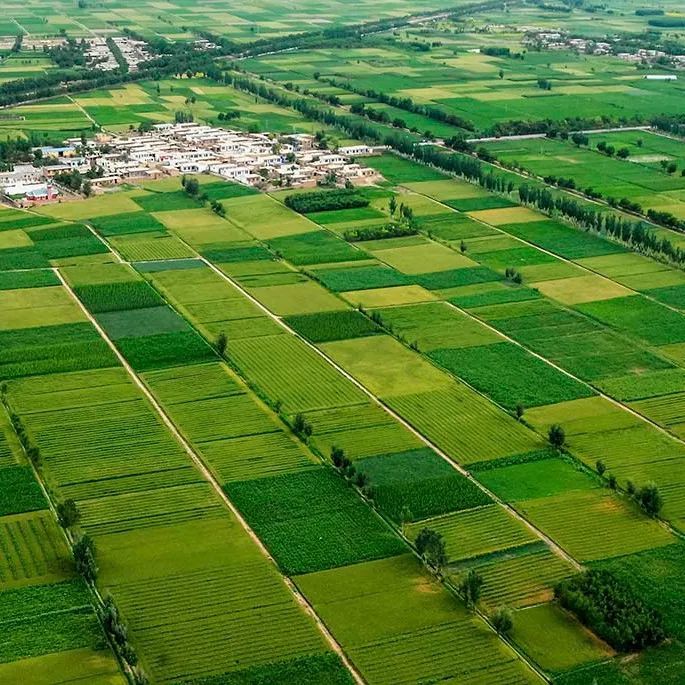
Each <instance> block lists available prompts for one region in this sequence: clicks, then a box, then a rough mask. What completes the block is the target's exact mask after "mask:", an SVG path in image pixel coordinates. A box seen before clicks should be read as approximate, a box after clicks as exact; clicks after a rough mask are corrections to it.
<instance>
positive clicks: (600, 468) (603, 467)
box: [597, 459, 607, 476]
mask: <svg viewBox="0 0 685 685" xmlns="http://www.w3.org/2000/svg"><path fill="white" fill-rule="evenodd" d="M606 470H607V467H606V464H605V463H604V462H603V461H602V460H601V459H598V460H597V473H599V475H600V476H603V475H604V472H605V471H606Z"/></svg>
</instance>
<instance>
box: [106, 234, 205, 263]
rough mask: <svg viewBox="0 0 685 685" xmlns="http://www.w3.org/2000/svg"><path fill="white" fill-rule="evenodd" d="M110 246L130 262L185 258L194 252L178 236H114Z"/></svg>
mask: <svg viewBox="0 0 685 685" xmlns="http://www.w3.org/2000/svg"><path fill="white" fill-rule="evenodd" d="M110 243H111V244H112V247H113V248H114V249H115V250H116V251H117V252H119V253H121V256H122V257H123V258H124V259H127V260H129V261H131V262H149V261H153V260H157V259H187V258H189V257H194V256H195V253H194V252H193V251H192V250H191V249H190V248H189V247H187V246H186V245H184V244H183V243H182V242H181V241H180V240H179V239H178V238H176V237H175V236H171V235H158V236H155V237H153V238H147V237H139V236H136V237H135V238H128V237H118V236H115V237H113V238H111V239H110Z"/></svg>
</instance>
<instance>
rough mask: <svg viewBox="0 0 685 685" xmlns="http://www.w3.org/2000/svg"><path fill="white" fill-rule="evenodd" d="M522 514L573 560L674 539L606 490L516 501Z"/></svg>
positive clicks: (626, 552) (630, 550) (671, 541)
mask: <svg viewBox="0 0 685 685" xmlns="http://www.w3.org/2000/svg"><path fill="white" fill-rule="evenodd" d="M519 508H520V509H521V511H522V512H523V513H524V515H525V516H526V517H527V518H529V519H530V520H531V521H532V522H533V523H534V524H535V525H536V526H539V527H540V528H541V529H543V530H544V531H545V532H546V533H547V534H548V535H549V536H550V537H551V538H552V539H553V540H554V541H555V542H557V543H558V544H559V545H561V546H562V547H563V548H565V549H566V550H567V551H568V552H569V553H570V554H572V555H573V556H574V557H575V558H576V559H579V560H581V561H595V560H597V559H605V558H608V557H614V556H619V555H621V554H630V553H631V552H639V551H642V550H645V549H650V548H653V547H660V546H663V545H668V544H671V543H673V542H674V541H675V538H674V537H673V536H672V535H671V534H670V533H668V532H667V531H666V530H665V529H664V528H663V527H662V526H661V525H660V524H659V523H657V522H656V521H654V520H652V519H649V518H647V516H645V514H643V513H642V512H641V511H640V510H639V509H638V508H637V505H636V504H634V503H632V502H630V501H627V500H625V499H624V498H622V497H620V496H618V495H615V494H614V493H612V492H610V491H609V492H608V491H606V490H590V491H587V492H571V493H568V494H561V495H555V496H553V497H547V498H544V499H537V500H527V501H526V502H524V503H520V504H519Z"/></svg>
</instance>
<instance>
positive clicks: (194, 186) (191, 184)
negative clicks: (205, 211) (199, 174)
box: [184, 178, 200, 197]
mask: <svg viewBox="0 0 685 685" xmlns="http://www.w3.org/2000/svg"><path fill="white" fill-rule="evenodd" d="M184 187H185V189H186V193H188V195H190V196H192V197H195V196H196V195H197V194H198V193H199V192H200V183H199V182H198V180H197V179H196V178H187V179H186V183H185V186H184Z"/></svg>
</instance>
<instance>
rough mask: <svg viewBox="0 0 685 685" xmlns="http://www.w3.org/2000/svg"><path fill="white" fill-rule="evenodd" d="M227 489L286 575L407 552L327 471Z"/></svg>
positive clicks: (230, 486) (244, 483) (392, 533)
mask: <svg viewBox="0 0 685 685" xmlns="http://www.w3.org/2000/svg"><path fill="white" fill-rule="evenodd" d="M226 491H227V493H228V495H229V497H230V498H231V500H232V501H233V502H235V504H236V506H237V507H238V508H239V509H240V510H241V512H242V513H243V515H244V516H245V518H246V519H247V521H248V523H249V524H250V526H251V527H252V528H253V529H254V530H255V532H256V533H257V534H258V535H259V537H260V538H261V539H262V540H263V541H264V544H265V545H266V546H267V547H268V548H269V550H270V552H271V553H272V554H273V555H274V557H275V558H276V560H277V561H278V563H279V565H280V566H281V568H283V569H284V571H285V572H286V573H288V574H296V573H308V572H311V571H319V570H322V569H326V568H332V567H335V566H344V565H346V564H351V563H356V562H359V561H364V560H368V559H378V558H381V557H386V556H393V555H396V554H401V553H402V552H404V551H405V550H406V546H405V544H404V543H403V542H402V541H401V540H400V539H399V538H398V537H397V536H396V535H395V533H394V532H393V531H391V530H390V528H388V527H387V526H386V525H385V524H384V523H383V522H382V521H381V519H380V518H378V517H377V516H376V515H375V514H374V513H373V512H372V511H371V510H370V509H369V508H368V507H367V506H366V505H365V504H364V503H363V502H362V501H361V500H360V499H358V497H357V496H356V494H355V493H354V491H353V490H352V488H351V487H350V485H349V484H348V483H346V482H345V481H344V480H343V478H342V477H341V476H339V475H338V474H336V473H334V472H333V471H331V470H330V469H323V468H320V469H317V470H314V471H308V472H306V473H299V474H290V475H284V476H277V477H274V478H261V479H259V480H256V481H243V482H232V483H229V484H228V485H227V486H226Z"/></svg>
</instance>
